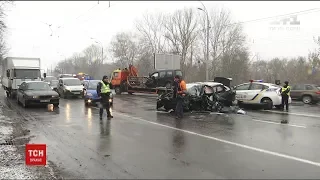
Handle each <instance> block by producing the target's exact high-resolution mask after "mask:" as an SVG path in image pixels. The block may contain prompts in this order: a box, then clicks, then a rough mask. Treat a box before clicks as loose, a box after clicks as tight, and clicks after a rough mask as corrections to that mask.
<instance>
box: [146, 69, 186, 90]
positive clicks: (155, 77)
mask: <svg viewBox="0 0 320 180" xmlns="http://www.w3.org/2000/svg"><path fill="white" fill-rule="evenodd" d="M176 75H179V76H182V71H181V70H180V69H166V70H159V71H156V72H153V73H152V74H149V79H148V81H147V82H146V85H147V86H148V87H167V88H171V87H172V84H173V79H174V77H175V76H176Z"/></svg>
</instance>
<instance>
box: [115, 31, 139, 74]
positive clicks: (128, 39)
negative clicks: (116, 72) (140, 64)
mask: <svg viewBox="0 0 320 180" xmlns="http://www.w3.org/2000/svg"><path fill="white" fill-rule="evenodd" d="M134 38H135V36H134V35H132V34H130V33H124V32H122V33H118V34H117V35H116V36H115V37H114V39H113V40H112V42H111V52H112V53H113V56H114V57H115V58H116V62H117V63H119V65H120V66H121V67H122V68H124V67H128V65H129V64H133V63H134V61H135V60H136V59H137V56H138V52H139V50H138V46H137V42H136V41H135V39H134Z"/></svg>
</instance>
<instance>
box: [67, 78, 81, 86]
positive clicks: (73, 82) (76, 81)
mask: <svg viewBox="0 0 320 180" xmlns="http://www.w3.org/2000/svg"><path fill="white" fill-rule="evenodd" d="M63 84H64V85H66V86H81V81H80V80H79V79H65V80H63Z"/></svg>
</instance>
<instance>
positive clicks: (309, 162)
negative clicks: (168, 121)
mask: <svg viewBox="0 0 320 180" xmlns="http://www.w3.org/2000/svg"><path fill="white" fill-rule="evenodd" d="M114 113H115V114H118V115H120V116H123V117H127V118H129V119H130V120H133V119H135V120H139V121H143V122H146V123H150V124H153V125H157V126H161V127H165V128H169V129H173V130H176V131H181V132H185V133H188V134H193V135H196V136H200V137H204V138H207V139H211V140H215V141H219V142H222V143H226V144H230V145H234V146H237V147H241V148H244V149H249V150H253V151H257V152H261V153H265V154H269V155H273V156H278V157H282V158H285V159H290V160H294V161H298V162H302V163H305V164H309V165H313V166H317V167H320V163H319V162H315V161H310V160H307V159H302V158H298V157H294V156H290V155H286V154H282V153H278V152H273V151H269V150H265V149H260V148H256V147H252V146H248V145H244V144H240V143H235V142H232V141H227V140H223V139H219V138H215V137H212V136H207V135H203V134H199V133H195V132H192V131H188V130H183V129H178V128H174V127H171V126H167V125H164V124H160V123H156V122H152V121H148V120H145V119H142V118H140V117H133V116H129V115H126V114H123V113H118V112H114Z"/></svg>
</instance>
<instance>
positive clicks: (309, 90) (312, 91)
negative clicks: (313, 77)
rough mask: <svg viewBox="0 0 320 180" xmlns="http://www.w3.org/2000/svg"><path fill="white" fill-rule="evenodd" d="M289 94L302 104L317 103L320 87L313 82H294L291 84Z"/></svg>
mask: <svg viewBox="0 0 320 180" xmlns="http://www.w3.org/2000/svg"><path fill="white" fill-rule="evenodd" d="M290 96H291V98H292V99H294V100H300V101H302V102H303V103H304V104H311V103H317V102H319V101H320V87H319V86H317V85H315V84H295V85H293V86H291V91H290Z"/></svg>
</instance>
